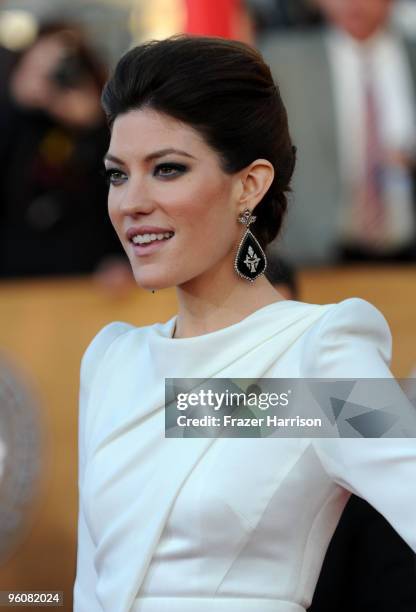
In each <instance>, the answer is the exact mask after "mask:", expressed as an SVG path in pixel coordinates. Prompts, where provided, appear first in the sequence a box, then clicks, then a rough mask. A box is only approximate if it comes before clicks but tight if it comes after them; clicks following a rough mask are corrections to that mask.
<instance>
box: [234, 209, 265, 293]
mask: <svg viewBox="0 0 416 612" xmlns="http://www.w3.org/2000/svg"><path fill="white" fill-rule="evenodd" d="M255 220H256V217H254V216H253V215H252V214H251V211H250V210H249V209H248V208H246V209H245V210H244V212H243V213H241V215H239V217H238V221H239V222H240V223H242V224H243V225H245V226H246V227H247V230H246V232H245V234H244V236H243V237H242V239H241V241H240V244H239V246H238V250H237V255H236V257H235V261H234V269H235V271H236V272H237V274H238V275H239V276H241V277H242V278H245V279H247V280H249V281H251V282H253V281H254V280H255V279H256V278H257V277H258V276H260V275H261V274H264V271H265V270H266V266H267V259H266V255H265V253H264V251H263V249H262V248H261V246H260V244H259V242H258V240H257V238H256V237H255V236H254V235H253V234H252V232H251V231H250V230H249V225H250V224H251V223H254V221H255Z"/></svg>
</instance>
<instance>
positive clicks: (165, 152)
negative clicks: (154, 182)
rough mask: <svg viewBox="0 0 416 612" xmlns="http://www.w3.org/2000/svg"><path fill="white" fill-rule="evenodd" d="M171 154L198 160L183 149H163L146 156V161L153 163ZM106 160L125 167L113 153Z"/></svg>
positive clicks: (104, 158)
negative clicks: (154, 160)
mask: <svg viewBox="0 0 416 612" xmlns="http://www.w3.org/2000/svg"><path fill="white" fill-rule="evenodd" d="M170 153H176V154H177V155H184V156H185V157H191V158H192V159H196V158H195V157H194V156H193V155H191V154H190V153H187V152H186V151H182V150H181V149H161V150H160V151H155V152H154V153H150V154H149V155H146V157H145V158H144V161H146V162H148V161H152V160H153V159H157V158H159V157H163V156H164V155H169V154H170ZM106 159H108V160H109V161H113V162H116V163H117V164H122V165H123V166H124V165H125V164H124V162H123V160H121V159H119V158H118V157H116V156H115V155H112V154H111V153H106V154H105V155H104V157H103V161H105V160H106Z"/></svg>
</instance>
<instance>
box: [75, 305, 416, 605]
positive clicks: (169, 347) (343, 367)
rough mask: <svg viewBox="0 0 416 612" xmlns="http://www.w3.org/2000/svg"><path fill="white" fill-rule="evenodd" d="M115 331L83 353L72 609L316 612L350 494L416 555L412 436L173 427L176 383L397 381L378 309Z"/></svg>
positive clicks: (300, 308)
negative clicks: (167, 415) (187, 431)
mask: <svg viewBox="0 0 416 612" xmlns="http://www.w3.org/2000/svg"><path fill="white" fill-rule="evenodd" d="M175 318H176V317H173V318H172V319H170V320H169V321H167V322H166V323H157V324H155V325H151V326H146V327H135V326H133V325H130V324H127V323H123V322H113V323H110V324H109V325H107V326H105V327H104V328H103V329H102V330H101V331H100V332H99V333H98V334H97V335H96V336H95V338H94V339H93V340H92V342H91V343H90V345H89V346H88V348H87V350H86V351H85V354H84V356H83V359H82V363H81V385H80V415H79V495H80V505H79V523H78V558H77V575H76V581H75V585H74V610H75V611H76V612H96V611H101V610H104V611H106V612H259V611H260V612H304V610H305V609H306V608H307V607H308V606H309V604H310V602H311V599H312V595H313V592H314V589H315V585H316V582H317V579H318V576H319V572H320V569H321V566H322V562H323V558H324V555H325V552H326V549H327V547H328V544H329V541H330V539H331V537H332V534H333V532H334V530H335V527H336V525H337V523H338V520H339V518H340V515H341V513H342V510H343V508H344V506H345V504H346V502H347V500H348V497H349V495H350V494H351V492H354V493H356V494H357V495H360V496H361V497H363V498H365V499H366V500H368V502H369V503H370V504H372V505H373V506H374V507H375V508H376V509H377V510H378V511H379V512H380V513H381V514H383V515H384V516H385V517H386V519H387V520H388V521H389V522H390V523H391V524H392V525H393V527H394V528H395V529H396V530H397V532H398V533H399V534H400V535H401V536H402V538H403V539H404V540H405V541H406V542H407V543H408V544H409V545H410V546H411V547H412V548H413V550H415V551H416V513H415V509H416V440H415V439H411V438H407V439H406V438H403V439H399V438H391V439H386V438H384V439H335V438H332V439H331V438H327V439H305V438H302V439H293V438H286V439H282V438H263V439H262V438H232V439H230V438H228V439H226V438H219V439H215V438H204V439H198V438H194V439H190V438H188V439H181V438H176V439H175V438H165V437H164V389H165V388H164V378H165V377H172V378H175V377H177V378H181V377H189V378H205V377H220V378H227V377H240V378H260V377H270V378H271V377H283V378H296V377H305V378H311V377H322V378H323V377H327V378H331V377H334V378H343V377H351V378H365V377H368V378H370V377H376V378H385V377H389V378H390V377H392V374H391V372H390V370H389V367H388V366H389V363H390V359H391V334H390V331H389V328H388V325H387V323H386V321H385V319H384V317H383V316H382V314H381V313H380V312H379V311H378V310H377V309H376V308H375V307H374V306H372V305H371V304H369V303H368V302H366V301H364V300H362V299H359V298H351V299H347V300H344V301H342V302H340V303H338V304H329V305H316V304H305V303H302V302H296V301H282V302H276V303H274V304H270V305H268V306H265V307H263V308H260V309H259V310H257V311H256V312H255V313H253V314H251V315H250V316H248V317H246V318H245V319H243V320H242V321H240V322H239V323H237V324H235V325H231V326H229V327H227V328H224V329H221V330H218V331H216V332H212V333H209V334H204V335H202V336H196V337H193V338H179V339H176V338H172V337H171V335H172V332H173V329H174V324H175Z"/></svg>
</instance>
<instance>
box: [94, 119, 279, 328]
mask: <svg viewBox="0 0 416 612" xmlns="http://www.w3.org/2000/svg"><path fill="white" fill-rule="evenodd" d="M166 149H175V150H180V151H182V153H165V154H163V155H161V156H158V157H157V158H153V159H148V160H146V157H148V156H149V155H151V154H154V153H156V152H159V151H163V150H166ZM107 157H108V158H107V159H106V161H105V165H106V168H107V169H108V170H111V173H110V174H109V180H110V183H111V184H110V189H109V196H108V211H109V216H110V219H111V222H112V224H113V226H114V229H115V231H116V232H117V235H118V237H119V239H120V241H121V243H122V245H123V248H124V249H125V251H126V253H127V256H128V258H129V260H130V263H131V267H132V271H133V275H134V278H135V281H136V283H137V284H138V285H139V286H140V287H142V288H144V289H149V290H150V289H162V288H166V287H173V286H174V287H175V288H176V293H177V298H178V318H177V326H176V330H175V338H187V337H193V336H199V335H203V334H207V333H211V332H214V331H217V330H219V329H222V328H224V327H227V326H229V325H233V324H235V323H238V322H239V321H241V320H242V319H244V318H245V317H247V316H248V315H250V314H252V313H253V312H255V311H256V310H258V309H259V308H262V307H263V306H266V305H268V304H271V303H273V302H278V301H280V300H282V299H284V298H283V296H282V295H281V294H280V293H279V292H278V291H276V289H274V287H273V286H272V285H271V283H269V281H268V280H267V279H266V278H265V277H264V276H260V277H258V278H257V279H256V280H255V281H254V282H253V283H250V282H249V281H246V280H244V279H242V278H241V277H239V276H238V275H237V274H236V272H235V270H234V258H235V254H236V252H237V248H238V244H239V242H240V240H241V237H242V236H243V234H244V231H245V227H244V226H243V225H242V224H241V223H238V221H237V218H238V215H239V214H241V213H242V212H243V211H244V209H245V208H249V209H250V210H251V211H254V209H255V206H256V205H257V204H258V203H259V202H260V201H261V199H262V197H263V195H264V194H265V193H266V192H267V190H268V188H269V187H270V185H271V183H272V181H273V176H274V169H273V166H272V164H271V163H270V162H269V161H268V160H266V159H256V160H254V161H253V162H252V163H251V164H250V165H249V166H247V167H246V168H244V169H243V170H241V171H239V172H236V173H234V174H227V173H225V172H224V171H223V170H222V168H221V166H220V158H219V156H218V154H217V153H216V152H215V151H214V150H213V149H212V148H211V147H210V146H209V145H208V144H207V143H206V142H205V141H204V140H203V138H202V136H200V134H199V133H198V132H197V131H196V130H194V129H193V128H192V127H190V126H188V125H186V124H183V123H181V122H179V121H177V120H176V119H173V118H172V117H169V116H167V115H164V114H161V113H158V112H156V111H153V110H151V109H142V110H132V111H129V112H127V113H125V114H121V115H119V116H118V117H117V118H116V119H115V121H114V124H113V127H112V134H111V142H110V147H109V151H108V156H107ZM110 157H111V158H112V159H110ZM114 157H115V158H117V161H114V159H113V158H114ZM254 214H255V211H254ZM140 225H152V226H157V227H162V228H167V229H170V230H172V231H174V232H175V234H174V236H173V238H171V239H170V240H169V241H167V242H166V243H165V244H164V245H163V247H162V248H160V249H158V250H156V251H154V252H153V253H151V254H148V255H146V256H142V257H139V256H137V255H136V254H135V252H134V249H133V245H132V244H131V242H129V240H128V239H127V236H126V231H127V229H128V228H129V227H132V226H133V227H138V226H140Z"/></svg>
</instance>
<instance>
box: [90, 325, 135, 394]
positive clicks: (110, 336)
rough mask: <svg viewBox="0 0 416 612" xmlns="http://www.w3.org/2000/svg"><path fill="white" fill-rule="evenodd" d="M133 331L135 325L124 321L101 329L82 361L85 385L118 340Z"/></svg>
mask: <svg viewBox="0 0 416 612" xmlns="http://www.w3.org/2000/svg"><path fill="white" fill-rule="evenodd" d="M132 329H136V328H135V326H134V325H131V324H130V323H124V322H122V321H113V322H112V323H108V324H107V325H105V326H104V327H103V328H102V329H100V331H99V332H98V333H97V334H96V335H95V336H94V338H93V339H92V340H91V342H90V343H89V345H88V346H87V348H86V350H85V352H84V354H83V356H82V359H81V376H82V379H83V382H84V384H87V385H89V383H90V382H91V380H92V378H93V376H94V372H95V370H96V367H97V364H98V363H99V361H100V360H101V359H102V357H103V356H104V354H105V352H106V351H107V349H108V348H109V347H110V345H111V344H112V343H113V342H114V341H115V340H116V338H118V337H119V336H121V335H123V334H125V333H127V332H129V331H130V330H132Z"/></svg>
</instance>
